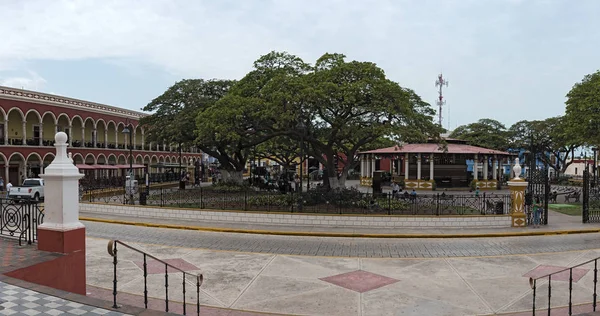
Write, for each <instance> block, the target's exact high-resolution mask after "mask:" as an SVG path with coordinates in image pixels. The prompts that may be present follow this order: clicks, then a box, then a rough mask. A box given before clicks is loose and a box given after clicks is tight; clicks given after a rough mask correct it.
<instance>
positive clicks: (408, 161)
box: [404, 154, 410, 180]
mask: <svg viewBox="0 0 600 316" xmlns="http://www.w3.org/2000/svg"><path fill="white" fill-rule="evenodd" d="M409 167H410V159H409V157H408V154H404V180H408V168H409Z"/></svg>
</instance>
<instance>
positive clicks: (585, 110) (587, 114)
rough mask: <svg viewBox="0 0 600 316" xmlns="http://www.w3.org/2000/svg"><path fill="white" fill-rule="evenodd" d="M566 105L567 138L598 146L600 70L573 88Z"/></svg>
mask: <svg viewBox="0 0 600 316" xmlns="http://www.w3.org/2000/svg"><path fill="white" fill-rule="evenodd" d="M566 105H567V107H566V115H565V116H566V119H567V122H566V132H567V134H568V137H569V138H571V139H574V140H576V142H577V143H580V144H583V145H587V146H598V145H600V70H599V71H596V72H595V73H592V74H589V75H586V76H585V77H584V78H583V80H581V82H578V83H576V84H575V85H574V86H573V88H572V89H571V91H569V93H568V94H567V101H566Z"/></svg>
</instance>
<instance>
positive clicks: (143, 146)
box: [142, 132, 146, 150]
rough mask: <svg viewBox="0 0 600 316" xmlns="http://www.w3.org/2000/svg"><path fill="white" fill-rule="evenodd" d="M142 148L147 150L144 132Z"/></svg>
mask: <svg viewBox="0 0 600 316" xmlns="http://www.w3.org/2000/svg"><path fill="white" fill-rule="evenodd" d="M142 150H146V136H145V135H144V132H142Z"/></svg>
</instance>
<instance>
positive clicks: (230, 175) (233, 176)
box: [221, 170, 244, 185]
mask: <svg viewBox="0 0 600 316" xmlns="http://www.w3.org/2000/svg"><path fill="white" fill-rule="evenodd" d="M221 174H222V175H223V181H224V182H232V183H235V184H240V185H241V184H242V183H243V181H244V178H243V173H242V171H232V170H221Z"/></svg>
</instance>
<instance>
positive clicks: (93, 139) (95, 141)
mask: <svg viewBox="0 0 600 316" xmlns="http://www.w3.org/2000/svg"><path fill="white" fill-rule="evenodd" d="M94 136H95V137H94ZM97 141H98V130H97V129H95V128H94V129H93V130H92V144H94V148H96V143H97Z"/></svg>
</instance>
